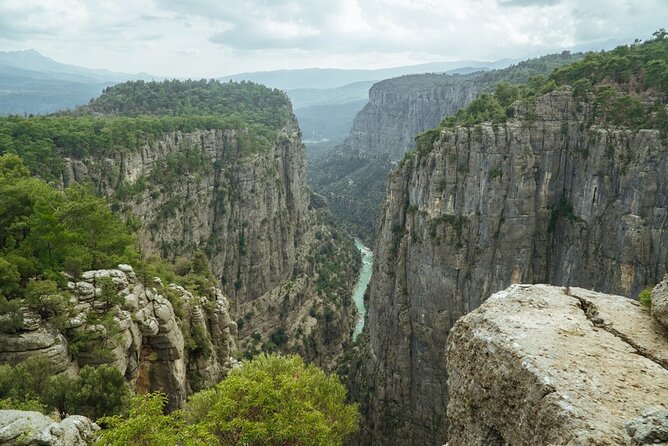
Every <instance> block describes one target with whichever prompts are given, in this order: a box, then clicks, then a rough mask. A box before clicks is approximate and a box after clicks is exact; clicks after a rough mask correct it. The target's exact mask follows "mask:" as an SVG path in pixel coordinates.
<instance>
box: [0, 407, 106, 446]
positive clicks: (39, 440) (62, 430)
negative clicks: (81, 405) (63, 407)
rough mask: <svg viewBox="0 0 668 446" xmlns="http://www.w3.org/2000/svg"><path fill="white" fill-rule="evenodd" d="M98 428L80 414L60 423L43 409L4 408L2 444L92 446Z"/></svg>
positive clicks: (0, 424)
mask: <svg viewBox="0 0 668 446" xmlns="http://www.w3.org/2000/svg"><path fill="white" fill-rule="evenodd" d="M98 430H100V428H99V427H98V426H97V425H96V424H95V423H93V422H92V421H91V420H89V419H88V418H86V417H82V416H80V415H72V416H70V417H67V418H65V419H64V420H62V421H60V422H57V421H54V420H53V419H51V418H49V417H47V416H46V415H42V414H41V413H39V412H27V411H21V410H0V444H3V445H6V446H37V445H41V446H88V445H92V444H93V443H95V433H96V432H97V431H98Z"/></svg>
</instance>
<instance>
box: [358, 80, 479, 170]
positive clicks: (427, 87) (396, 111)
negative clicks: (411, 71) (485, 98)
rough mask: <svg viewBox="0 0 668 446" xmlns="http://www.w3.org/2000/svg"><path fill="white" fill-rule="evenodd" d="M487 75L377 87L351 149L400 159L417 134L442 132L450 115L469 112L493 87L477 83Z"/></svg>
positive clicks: (362, 114)
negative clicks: (469, 106) (467, 108)
mask: <svg viewBox="0 0 668 446" xmlns="http://www.w3.org/2000/svg"><path fill="white" fill-rule="evenodd" d="M481 75H482V73H476V74H471V75H466V76H460V75H430V74H423V75H413V76H403V77H400V78H397V79H388V80H385V81H381V82H378V83H377V84H374V85H373V87H371V89H370V90H369V102H368V103H367V105H365V106H364V108H363V109H362V111H360V112H359V113H358V114H357V116H356V117H355V121H354V123H353V128H352V130H351V131H350V136H349V137H348V139H347V140H346V144H347V145H349V146H350V147H351V148H352V150H353V151H355V152H359V153H363V154H364V155H365V156H367V157H369V158H374V157H388V158H389V159H390V160H392V161H398V160H400V159H401V157H402V156H403V154H404V152H405V151H407V150H409V149H411V148H412V147H413V146H414V145H415V135H417V134H418V133H420V132H423V131H424V130H427V129H430V128H433V127H436V126H437V125H438V123H439V122H441V120H442V119H443V117H444V116H447V115H450V114H452V113H454V112H456V111H457V110H459V109H460V108H462V107H465V106H466V105H467V104H468V103H470V102H471V101H472V100H473V99H475V98H476V97H478V95H479V94H480V92H481V91H482V90H483V88H485V87H487V88H489V85H484V84H483V83H482V82H475V81H474V80H475V79H477V78H478V77H480V76H481Z"/></svg>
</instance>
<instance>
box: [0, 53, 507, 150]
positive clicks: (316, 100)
mask: <svg viewBox="0 0 668 446" xmlns="http://www.w3.org/2000/svg"><path fill="white" fill-rule="evenodd" d="M513 62H515V61H514V60H510V59H504V60H500V61H496V62H481V61H472V60H466V61H456V62H438V63H429V64H421V65H411V66H403V67H393V68H383V69H376V70H345V69H336V68H308V69H299V70H277V71H263V72H256V73H241V74H235V75H232V76H224V77H220V78H219V80H221V81H228V80H234V81H241V80H248V81H253V82H256V83H260V84H264V85H267V86H269V87H273V88H279V89H282V90H285V91H286V92H287V94H288V96H289V97H290V99H291V100H292V103H293V108H294V111H295V114H296V115H297V118H298V119H299V122H300V125H301V127H302V131H303V134H304V139H305V140H306V141H307V142H308V143H309V145H313V144H316V142H317V141H320V142H321V143H322V144H324V146H331V145H333V144H335V143H338V142H340V141H342V140H343V139H344V138H345V137H346V136H347V135H348V132H349V131H350V128H351V127H352V123H353V119H354V117H355V115H356V114H357V112H358V111H360V110H361V109H362V107H364V105H365V104H366V102H367V98H368V91H369V88H371V85H373V84H374V83H375V82H377V81H380V80H383V79H388V78H392V77H397V76H403V75H406V74H415V73H444V72H447V73H460V74H466V73H470V72H473V71H480V70H488V69H495V68H502V67H506V66H508V65H510V64H512V63H513ZM137 79H145V80H151V79H155V80H161V79H164V78H163V77H160V76H154V75H151V74H147V73H139V74H131V73H118V72H114V71H109V70H103V69H90V68H84V67H79V66H75V65H68V64H64V63H60V62H57V61H55V60H53V59H51V58H48V57H46V56H43V55H41V54H40V53H38V52H37V51H35V50H26V51H5V52H0V114H44V113H52V112H55V111H58V110H63V109H71V108H74V107H76V106H78V105H83V104H86V103H88V102H89V101H90V100H91V99H92V98H95V97H97V96H99V95H100V93H101V92H102V90H103V89H104V88H105V87H107V86H110V85H113V84H116V83H119V82H125V81H129V80H137Z"/></svg>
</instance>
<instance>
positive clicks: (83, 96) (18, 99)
mask: <svg viewBox="0 0 668 446" xmlns="http://www.w3.org/2000/svg"><path fill="white" fill-rule="evenodd" d="M136 79H161V78H159V77H156V76H152V75H150V74H145V73H141V74H129V73H117V72H113V71H109V70H94V69H90V68H83V67H78V66H75V65H68V64H63V63H60V62H56V61H55V60H53V59H50V58H48V57H45V56H42V55H41V54H40V53H38V52H37V51H35V50H26V51H2V52H0V114H24V113H27V114H42V113H51V112H55V111H58V110H62V109H67V108H73V107H75V106H77V105H81V104H85V103H87V102H88V101H90V100H91V99H92V98H94V97H97V96H99V95H100V93H101V92H102V90H103V89H104V88H105V87H107V86H109V85H113V84H116V83H119V82H124V81H128V80H136Z"/></svg>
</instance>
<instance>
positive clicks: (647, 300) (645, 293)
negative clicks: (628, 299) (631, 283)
mask: <svg viewBox="0 0 668 446" xmlns="http://www.w3.org/2000/svg"><path fill="white" fill-rule="evenodd" d="M638 301H639V302H640V305H642V306H643V307H645V308H650V307H651V306H652V287H647V288H645V289H644V290H642V291H641V292H640V294H639V295H638Z"/></svg>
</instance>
